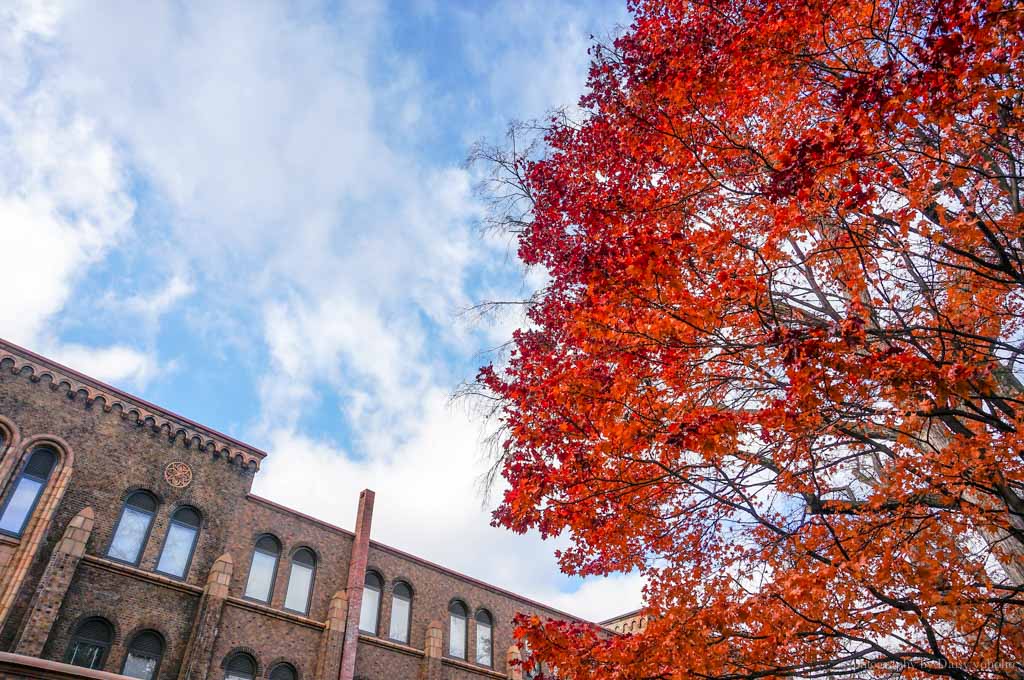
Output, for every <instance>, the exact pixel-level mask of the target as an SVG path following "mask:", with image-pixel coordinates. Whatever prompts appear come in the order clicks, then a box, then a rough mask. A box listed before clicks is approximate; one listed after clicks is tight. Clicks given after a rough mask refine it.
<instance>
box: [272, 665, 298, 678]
mask: <svg viewBox="0 0 1024 680" xmlns="http://www.w3.org/2000/svg"><path fill="white" fill-rule="evenodd" d="M297 677H298V673H296V672H295V667H294V666H292V665H291V664H290V663H279V664H277V665H276V666H274V670H272V671H270V680H295V679H296V678H297Z"/></svg>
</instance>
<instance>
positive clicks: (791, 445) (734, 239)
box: [478, 0, 1024, 679]
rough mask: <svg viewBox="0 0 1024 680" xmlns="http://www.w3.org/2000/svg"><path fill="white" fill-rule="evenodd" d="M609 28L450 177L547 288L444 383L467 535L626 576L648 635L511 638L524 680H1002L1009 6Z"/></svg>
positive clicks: (808, 11)
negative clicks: (468, 426)
mask: <svg viewBox="0 0 1024 680" xmlns="http://www.w3.org/2000/svg"><path fill="white" fill-rule="evenodd" d="M630 9H631V11H632V13H633V21H632V25H631V27H630V28H629V29H628V30H627V31H626V32H625V33H624V34H623V35H622V36H621V37H620V38H618V39H617V40H615V41H614V43H613V44H612V45H610V46H599V47H595V48H594V50H593V62H592V66H591V72H590V80H589V87H588V92H587V94H586V95H585V96H584V97H583V99H582V100H581V109H582V112H583V113H582V114H581V115H580V116H578V118H579V120H571V119H570V118H569V117H567V116H561V117H556V118H554V119H553V120H552V121H551V125H550V126H547V128H546V130H545V133H544V135H543V143H542V144H541V145H540V146H535V147H534V148H533V152H529V151H527V152H523V151H521V150H513V151H500V152H496V151H492V152H487V151H485V152H483V153H482V154H481V155H482V156H484V157H485V158H487V159H488V160H490V161H491V162H492V168H493V169H494V175H493V177H492V179H493V182H492V183H491V185H490V188H491V192H492V193H491V194H490V196H491V199H492V201H493V203H492V205H493V206H494V208H495V212H494V213H493V216H492V219H494V220H495V221H497V222H499V223H501V224H503V225H504V226H506V227H508V228H509V229H511V230H512V231H513V232H514V233H515V235H516V238H517V239H518V247H519V256H520V257H521V259H522V260H523V261H524V262H525V263H527V264H528V265H532V266H539V267H542V268H543V269H544V270H545V271H546V273H547V276H548V282H547V285H546V286H545V287H544V288H543V290H541V291H539V292H538V293H537V295H536V296H534V298H533V299H532V300H530V301H529V307H528V310H529V311H528V315H529V320H530V325H529V327H528V328H527V329H524V330H521V331H519V332H517V333H516V334H515V336H514V340H513V342H512V351H511V353H510V356H509V357H508V359H507V361H505V362H502V363H501V364H499V365H496V366H494V365H492V366H489V367H486V368H484V369H483V370H482V372H481V374H480V380H479V383H478V384H479V385H480V386H481V387H482V388H483V390H485V391H486V393H487V394H488V395H489V396H491V397H492V398H493V399H494V400H495V401H494V402H493V403H494V404H495V411H494V413H495V415H496V416H497V417H498V418H499V419H500V422H501V426H502V427H501V430H500V438H501V443H502V448H501V460H500V463H499V465H500V471H501V474H502V475H503V476H504V477H505V478H506V479H507V481H508V490H507V492H506V493H505V494H504V497H503V498H502V501H501V504H500V506H499V507H498V509H497V511H496V512H495V522H496V523H498V524H500V525H503V526H505V527H508V528H510V529H512V530H515V531H526V530H530V529H538V530H539V531H540V532H542V533H543V534H544V535H546V536H547V535H556V534H561V533H567V534H568V535H569V536H570V537H571V546H570V547H569V548H568V549H566V550H564V551H563V552H561V553H560V555H559V559H560V563H561V566H562V568H563V569H564V570H565V571H566V572H568V573H572V574H581V575H599V574H609V573H612V572H631V571H636V570H638V571H640V572H641V573H642V574H643V575H644V576H645V578H646V583H647V587H646V591H645V602H644V607H645V610H644V613H645V614H646V615H648V616H650V617H651V621H650V623H649V625H648V626H647V627H646V628H645V629H644V630H643V631H642V632H640V633H634V634H630V635H608V634H607V633H602V632H600V631H597V630H596V629H595V628H594V627H591V626H585V625H574V624H568V623H562V622H556V621H542V620H540V619H536V618H533V619H522V620H520V621H519V623H520V629H519V634H520V635H521V636H522V638H523V639H524V641H526V642H528V644H529V647H530V649H531V650H532V655H533V660H534V662H536V663H540V662H543V664H544V665H545V666H547V667H550V668H557V674H558V676H559V677H560V678H563V679H573V678H690V677H707V678H737V679H738V678H761V677H787V676H800V677H853V678H863V677H897V676H898V677H925V676H927V677H938V676H941V677H952V678H1020V677H1021V674H1022V673H1024V665H1022V664H1024V558H1022V550H1024V385H1022V383H1021V381H1020V379H1019V375H1020V374H1021V371H1020V366H1019V362H1020V361H1021V351H1022V345H1021V343H1022V341H1024V328H1022V326H1024V316H1022V311H1024V310H1022V303H1024V295H1022V294H1024V211H1022V206H1021V180H1022V174H1024V167H1022V161H1024V140H1022V131H1024V130H1022V119H1024V93H1022V88H1021V82H1022V81H1021V77H1022V75H1021V74H1022V66H1024V9H1022V8H1021V6H1020V5H1019V3H1017V2H1013V1H1012V0H992V1H991V2H985V1H983V0H930V1H924V0H884V1H879V2H862V1H858V0H849V1H846V2H833V1H813V2H805V1H803V0H783V1H779V2H771V1H767V2H766V1H764V0H705V1H689V0H648V1H644V0H635V1H634V2H632V3H631V5H630ZM538 149H539V150H540V153H539V154H538V153H536V151H537V150H538Z"/></svg>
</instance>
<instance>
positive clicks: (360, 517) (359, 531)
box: [338, 489, 374, 680]
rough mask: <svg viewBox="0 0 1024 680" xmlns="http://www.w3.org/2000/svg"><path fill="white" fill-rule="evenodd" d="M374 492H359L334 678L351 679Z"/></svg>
mask: <svg viewBox="0 0 1024 680" xmlns="http://www.w3.org/2000/svg"><path fill="white" fill-rule="evenodd" d="M373 498H374V494H373V492H372V491H370V490H369V489H364V490H363V491H362V492H361V493H360V494H359V511H358V513H357V514H356V536H355V539H354V540H353V541H352V558H351V559H350V560H349V563H348V588H346V591H347V593H348V612H347V614H346V616H345V635H344V643H343V646H342V652H341V672H340V673H339V674H338V680H352V679H353V677H354V676H355V672H356V649H357V647H358V646H359V611H360V608H361V607H362V605H363V584H364V583H365V581H366V560H367V556H368V555H369V552H370V524H371V522H372V520H373Z"/></svg>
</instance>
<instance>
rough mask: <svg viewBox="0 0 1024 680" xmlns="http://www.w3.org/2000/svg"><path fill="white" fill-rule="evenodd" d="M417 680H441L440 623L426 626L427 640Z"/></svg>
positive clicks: (441, 648) (441, 632) (442, 642)
mask: <svg viewBox="0 0 1024 680" xmlns="http://www.w3.org/2000/svg"><path fill="white" fill-rule="evenodd" d="M423 651H424V655H423V661H422V662H421V664H420V677H419V680H441V655H442V654H443V653H444V629H443V627H442V624H441V622H440V621H437V620H435V621H431V622H430V625H429V626H427V639H426V646H425V648H424V650H423Z"/></svg>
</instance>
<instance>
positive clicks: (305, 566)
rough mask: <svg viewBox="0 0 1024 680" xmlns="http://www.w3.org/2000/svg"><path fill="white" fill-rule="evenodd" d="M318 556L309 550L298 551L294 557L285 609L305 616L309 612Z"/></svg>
mask: <svg viewBox="0 0 1024 680" xmlns="http://www.w3.org/2000/svg"><path fill="white" fill-rule="evenodd" d="M315 569H316V556H315V555H313V551H312V550H309V549H308V548H301V549H300V550H296V551H295V554H294V555H292V568H291V571H290V572H289V573H288V593H287V594H286V595H285V598H284V607H285V609H291V610H292V611H296V612H300V613H302V614H305V613H306V612H307V611H308V610H309V594H310V591H311V590H312V589H313V572H314V570H315Z"/></svg>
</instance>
